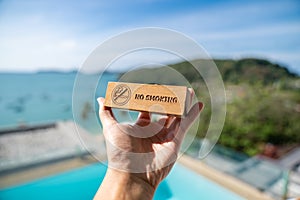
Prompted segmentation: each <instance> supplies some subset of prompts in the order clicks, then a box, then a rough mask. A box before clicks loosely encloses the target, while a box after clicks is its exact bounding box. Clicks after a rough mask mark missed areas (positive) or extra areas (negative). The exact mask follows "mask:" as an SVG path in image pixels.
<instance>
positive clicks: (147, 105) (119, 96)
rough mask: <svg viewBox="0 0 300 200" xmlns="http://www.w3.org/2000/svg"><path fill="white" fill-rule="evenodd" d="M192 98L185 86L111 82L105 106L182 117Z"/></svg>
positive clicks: (107, 90) (108, 86)
mask: <svg viewBox="0 0 300 200" xmlns="http://www.w3.org/2000/svg"><path fill="white" fill-rule="evenodd" d="M190 98H191V95H190V92H189V90H188V89H187V87H185V86H171V85H156V84H137V83H124V82H109V83H108V85H107V89H106V96H105V102H104V105H105V106H108V107H113V108H121V109H128V110H135V111H148V112H152V113H159V114H169V115H176V116H181V115H185V114H186V112H187V111H188V109H189V106H190V105H189V102H190Z"/></svg>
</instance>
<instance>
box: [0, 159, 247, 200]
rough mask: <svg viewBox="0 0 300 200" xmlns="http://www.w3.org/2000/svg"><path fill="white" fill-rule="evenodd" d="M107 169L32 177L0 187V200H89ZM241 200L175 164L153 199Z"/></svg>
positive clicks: (93, 167) (100, 166)
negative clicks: (25, 180) (30, 180)
mask: <svg viewBox="0 0 300 200" xmlns="http://www.w3.org/2000/svg"><path fill="white" fill-rule="evenodd" d="M105 171H106V166H104V165H103V164H92V165H89V166H86V167H83V168H79V169H75V170H72V171H68V172H64V173H61V174H57V175H54V176H49V177H46V178H43V179H39V180H35V181H32V182H29V183H26V184H22V185H18V186H14V187H11V188H6V189H2V190H0V199H1V200H19V199H31V200H38V199H43V200H48V199H49V200H52V199H56V200H59V199H64V200H66V199H72V200H76V199H80V200H83V199H92V198H93V196H94V195H95V193H96V191H97V189H98V187H99V185H100V183H101V181H102V179H103V177H104V175H105ZM164 199H166V200H180V199H182V200H199V199H205V200H210V199H212V200H214V199H224V200H241V199H242V198H241V197H240V196H237V195H236V194H234V193H232V192H230V191H228V190H226V189H224V188H222V187H221V186H219V185H217V184H215V183H213V182H211V181H210V180H208V179H206V178H204V177H202V176H200V175H199V174H196V173H195V172H193V171H191V170H189V169H187V168H186V167H184V166H182V165H180V164H176V165H175V167H174V169H173V170H172V171H171V173H170V174H169V176H168V177H167V178H166V179H165V180H164V181H163V182H162V183H161V184H160V185H159V187H158V189H157V191H156V193H155V197H154V200H164Z"/></svg>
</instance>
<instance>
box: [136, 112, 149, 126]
mask: <svg viewBox="0 0 300 200" xmlns="http://www.w3.org/2000/svg"><path fill="white" fill-rule="evenodd" d="M150 122H151V117H150V113H149V112H140V115H139V117H138V119H137V122H136V125H139V126H147V125H149V123H150Z"/></svg>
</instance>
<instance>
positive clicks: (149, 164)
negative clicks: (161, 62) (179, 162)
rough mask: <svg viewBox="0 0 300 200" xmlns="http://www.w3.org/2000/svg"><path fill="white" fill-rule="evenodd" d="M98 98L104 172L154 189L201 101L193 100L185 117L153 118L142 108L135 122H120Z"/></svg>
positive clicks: (172, 158)
mask: <svg viewBox="0 0 300 200" xmlns="http://www.w3.org/2000/svg"><path fill="white" fill-rule="evenodd" d="M192 94H193V93H192ZM191 99H192V98H191ZM98 102H99V105H100V108H99V116H100V119H101V122H102V125H103V134H104V137H105V140H106V147H107V157H108V165H109V169H108V173H107V174H114V173H115V174H118V176H119V177H120V176H124V177H126V180H127V179H131V180H134V181H135V182H136V181H138V182H140V183H143V184H146V185H147V186H146V187H147V188H148V190H149V188H150V189H151V190H152V193H154V191H155V189H156V187H157V186H158V184H159V183H160V182H161V181H162V180H163V179H164V178H165V177H166V176H167V175H168V173H169V172H170V170H171V168H172V167H173V165H174V163H175V161H176V159H177V156H178V152H179V150H180V145H181V143H182V141H183V139H184V136H185V133H186V132H187V131H188V129H189V127H190V126H191V125H192V124H193V122H194V121H195V120H196V119H197V117H198V116H199V113H200V111H201V110H202V108H203V104H202V103H201V102H198V103H196V104H195V105H194V106H193V107H192V108H191V109H190V111H189V112H188V114H187V115H186V116H185V117H184V118H179V117H174V116H165V117H163V118H161V119H159V120H158V121H156V122H153V121H151V116H150V113H148V112H141V113H140V115H139V117H138V119H137V121H136V123H135V124H120V123H118V122H117V120H116V119H115V117H114V115H113V113H112V110H111V108H109V107H105V106H104V105H103V103H104V99H103V98H99V99H98ZM110 177H113V175H110Z"/></svg>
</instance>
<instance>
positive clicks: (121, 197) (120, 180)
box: [94, 169, 155, 200]
mask: <svg viewBox="0 0 300 200" xmlns="http://www.w3.org/2000/svg"><path fill="white" fill-rule="evenodd" d="M154 192H155V188H154V187H152V186H151V185H150V184H149V183H147V182H145V181H144V180H142V179H140V178H138V177H136V176H135V175H134V174H130V173H125V172H120V171H117V170H113V169H108V170H107V172H106V175H105V178H104V179H103V181H102V184H101V186H100V188H99V189H98V191H97V193H96V195H95V197H94V199H95V200H104V199H105V200H127V199H128V200H129V199H130V200H138V199H143V200H150V199H152V198H153V195H154Z"/></svg>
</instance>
